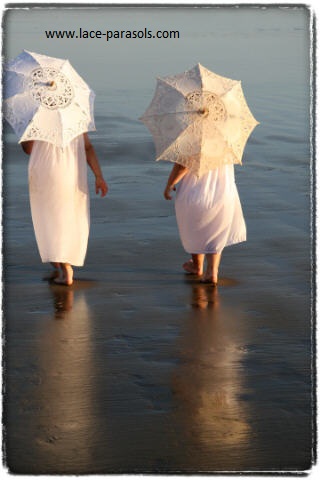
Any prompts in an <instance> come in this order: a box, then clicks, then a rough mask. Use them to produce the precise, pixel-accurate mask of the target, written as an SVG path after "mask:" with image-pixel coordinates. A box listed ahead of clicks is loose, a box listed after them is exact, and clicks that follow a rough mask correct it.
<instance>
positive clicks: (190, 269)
mask: <svg viewBox="0 0 320 480" xmlns="http://www.w3.org/2000/svg"><path fill="white" fill-rule="evenodd" d="M182 268H183V269H184V270H185V271H186V272H187V273H190V274H192V275H199V276H200V275H202V270H201V269H200V267H196V266H195V264H194V263H193V260H191V259H190V260H188V261H187V262H186V263H184V264H183V265H182Z"/></svg>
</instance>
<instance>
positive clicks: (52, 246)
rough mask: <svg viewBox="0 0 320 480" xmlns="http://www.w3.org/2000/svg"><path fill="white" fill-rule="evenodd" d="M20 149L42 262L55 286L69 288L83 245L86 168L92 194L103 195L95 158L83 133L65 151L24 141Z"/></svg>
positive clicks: (104, 188) (86, 225)
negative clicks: (26, 160) (90, 175)
mask: <svg viewBox="0 0 320 480" xmlns="http://www.w3.org/2000/svg"><path fill="white" fill-rule="evenodd" d="M22 148H23V150H24V152H25V153H27V154H29V155H30V161H29V191H30V205H31V214H32V221H33V226H34V231H35V236H36V240H37V245H38V249H39V253H40V256H41V260H42V262H50V263H51V264H52V266H53V267H54V269H55V271H54V273H53V277H54V281H55V282H56V283H60V284H64V285H71V284H72V283H73V268H72V265H74V266H82V265H83V263H84V258H85V255H86V251H87V244H88V236H89V226H90V214H89V191H88V183H87V163H88V165H89V166H90V168H91V170H92V171H93V173H94V175H95V185H96V193H97V194H98V193H99V192H100V193H101V196H102V197H104V196H105V195H106V194H107V192H108V186H107V184H106V182H105V180H104V178H103V175H102V172H101V168H100V165H99V161H98V158H97V156H96V153H95V150H94V148H93V146H92V144H91V142H90V140H89V137H88V135H87V134H86V133H85V134H82V135H79V136H78V137H76V138H75V139H74V140H72V141H71V142H70V143H69V144H68V145H66V146H65V147H57V146H55V145H53V144H50V143H47V142H43V141H28V142H22Z"/></svg>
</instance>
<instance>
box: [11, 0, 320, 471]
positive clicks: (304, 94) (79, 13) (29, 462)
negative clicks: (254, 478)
mask: <svg viewBox="0 0 320 480" xmlns="http://www.w3.org/2000/svg"><path fill="white" fill-rule="evenodd" d="M53 10H54V12H53ZM79 27H82V28H83V29H87V30H91V29H94V30H101V31H105V30H144V28H148V29H151V30H167V31H169V30H179V32H180V38H179V39H161V40H160V39H149V40H148V39H135V40H134V39H111V40H110V41H109V42H106V41H105V40H102V39H101V40H98V39H81V40H80V39H78V40H75V39H74V40H71V39H69V40H67V39H64V40H62V39H51V40H50V39H46V38H45V36H44V30H49V29H51V30H58V29H59V30H71V29H78V28H79ZM3 29H4V55H5V60H7V59H12V58H13V57H14V56H16V55H18V54H19V53H20V51H21V50H22V49H27V50H30V51H36V52H38V53H43V54H48V55H51V56H56V57H61V58H68V59H69V60H70V62H71V63H72V65H73V66H74V67H75V68H76V69H77V71H78V72H79V73H80V74H81V75H82V76H83V78H84V79H85V80H86V81H87V82H88V83H89V85H90V86H91V87H92V88H93V90H94V91H95V93H96V99H95V120H96V131H95V132H92V133H91V134H90V137H91V139H92V142H93V144H94V146H95V149H96V151H97V154H98V157H99V160H100V163H101V166H102V169H103V172H104V175H105V177H106V179H107V181H108V183H109V187H110V191H109V194H108V197H107V198H106V199H105V200H102V199H99V198H96V197H95V194H94V191H93V178H92V176H90V174H89V178H90V182H91V187H90V188H91V212H92V214H91V223H92V224H91V235H90V242H89V249H88V255H87V259H86V265H85V267H83V269H79V270H78V271H77V272H76V278H77V282H75V286H74V287H73V288H72V290H71V291H69V292H68V291H67V292H66V291H65V290H63V287H62V290H61V288H59V287H52V286H50V285H48V283H47V282H43V281H42V280H41V277H42V276H43V273H44V272H46V267H44V266H43V265H41V264H40V261H39V257H38V253H37V249H36V243H35V240H34V234H33V229H32V223H31V217H30V210H29V203H28V182H27V157H26V156H25V155H24V154H23V153H22V151H21V150H20V147H19V146H18V145H17V139H16V138H15V136H14V134H13V133H12V131H11V130H10V127H8V126H7V125H5V129H4V134H3V156H2V169H3V228H4V231H3V232H4V233H3V236H4V257H3V263H4V282H5V290H4V331H5V337H6V345H5V349H4V352H5V359H6V368H5V380H6V396H5V403H4V412H5V426H6V459H7V460H6V461H7V464H8V466H9V468H10V469H11V471H13V472H15V473H75V474H76V473H133V472H135V473H137V472H138V473H173V472H178V473H197V472H221V471H224V472H230V471H266V472H273V471H291V472H292V471H305V470H307V469H310V468H311V465H312V461H313V453H314V450H313V448H314V417H313V394H314V385H313V382H312V380H313V377H312V372H313V369H312V367H313V355H312V352H313V350H312V347H313V344H312V340H313V333H314V318H313V293H314V292H313V282H312V278H313V277H312V266H313V262H314V257H313V223H312V222H313V210H312V206H313V181H314V179H313V167H314V165H313V161H312V155H313V150H312V147H313V145H312V128H313V116H312V79H313V77H312V75H313V65H312V48H311V47H312V42H311V37H312V35H311V33H312V32H311V27H310V12H309V10H308V8H306V7H303V6H294V7H289V6H288V7H279V6H268V7H259V6H241V7H237V8H236V7H231V6H229V7H227V6H219V7H217V6H216V7H202V8H201V7H195V6H192V7H182V6H181V7H175V8H168V7H146V6H144V7H142V6H140V7H138V6H135V7H122V8H120V7H104V8H103V7H101V6H100V7H95V8H75V7H74V8H62V7H60V8H54V9H49V8H46V7H41V8H28V9H22V8H21V9H19V8H18V9H12V10H11V9H10V8H9V9H8V10H7V11H6V12H5V15H4V20H3ZM196 63H201V64H202V65H204V66H205V67H206V68H208V69H210V70H212V71H214V72H215V73H218V74H219V75H222V76H225V77H230V78H233V79H236V80H241V81H242V88H243V90H244V93H245V96H246V99H247V102H248V105H249V106H250V109H251V111H252V113H253V115H254V116H255V118H256V119H257V120H258V121H259V122H260V124H259V125H258V126H257V127H256V129H255V130H254V131H253V133H252V135H251V137H250V139H249V141H248V144H247V147H246V150H245V154H244V158H243V165H242V166H237V167H236V169H235V170H236V180H237V185H238V190H239V194H240V198H241V203H242V207H243V211H244V216H245V219H246V223H247V230H248V240H247V242H246V243H244V244H239V245H236V246H234V247H230V248H228V249H226V250H225V253H224V256H223V259H222V264H221V285H220V286H219V287H218V291H213V290H208V288H207V287H203V286H202V287H201V286H200V285H199V284H198V283H197V282H196V281H195V280H194V279H190V278H188V277H186V276H184V274H183V273H182V271H181V264H182V263H183V262H184V261H185V259H186V255H185V253H184V252H183V250H182V247H181V244H180V241H179V237H178V232H177V227H176V222H175V216H174V206H173V202H171V203H170V202H166V201H165V200H164V199H163V197H162V192H163V189H164V186H165V183H166V179H167V176H168V173H169V171H170V168H171V165H169V164H167V163H165V162H155V161H154V155H155V152H154V145H153V142H152V138H151V135H150V133H149V131H148V130H147V129H146V127H145V126H144V125H143V124H142V123H141V122H140V121H139V117H140V116H141V115H142V114H143V112H144V111H145V109H146V108H147V106H148V105H149V103H150V101H151V99H152V96H153V92H154V89H155V85H156V77H158V76H160V77H161V76H166V75H173V74H176V73H180V72H183V71H185V70H188V69H190V68H192V67H193V66H194V65H195V64H196ZM77 452H78V453H77ZM79 452H80V454H79Z"/></svg>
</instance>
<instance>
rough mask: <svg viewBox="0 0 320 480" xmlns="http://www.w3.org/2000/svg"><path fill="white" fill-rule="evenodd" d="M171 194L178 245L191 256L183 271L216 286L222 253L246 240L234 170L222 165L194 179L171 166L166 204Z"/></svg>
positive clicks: (183, 170)
mask: <svg viewBox="0 0 320 480" xmlns="http://www.w3.org/2000/svg"><path fill="white" fill-rule="evenodd" d="M173 190H175V191H176V199H175V210H176V218H177V224H178V229H179V234H180V238H181V242H182V245H183V247H184V249H185V250H186V252H188V253H190V254H191V259H190V260H189V261H188V262H186V263H184V265H183V268H184V270H185V271H187V272H188V273H192V274H195V275H198V276H200V277H202V278H201V281H202V282H204V283H212V284H213V285H217V283H218V272H219V265H220V260H221V254H222V251H223V249H224V248H225V247H227V246H229V245H233V244H236V243H239V242H244V241H245V240H246V224H245V220H244V217H243V213H242V208H241V203H240V199H239V194H238V190H237V186H236V184H235V177H234V167H233V165H222V166H219V167H216V168H214V169H213V170H210V171H209V172H208V173H206V174H204V175H203V176H201V177H197V176H196V175H195V174H193V173H192V172H190V171H189V170H188V168H186V167H184V166H182V165H180V164H178V163H175V164H174V166H173V168H172V171H171V173H170V175H169V178H168V182H167V185H166V188H165V190H164V197H165V198H166V199H167V200H171V199H172V195H171V193H172V191H173ZM205 260H206V271H205V272H204V261H205Z"/></svg>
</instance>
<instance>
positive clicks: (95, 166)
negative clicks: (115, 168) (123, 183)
mask: <svg viewBox="0 0 320 480" xmlns="http://www.w3.org/2000/svg"><path fill="white" fill-rule="evenodd" d="M84 148H85V151H86V158H87V162H88V165H89V167H90V168H91V170H92V172H93V174H94V176H95V177H96V193H99V191H100V192H101V197H105V196H106V194H107V192H108V185H107V183H106V181H105V179H104V178H103V175H102V171H101V168H100V164H99V160H98V157H97V155H96V152H95V149H94V148H93V145H92V143H91V142H90V140H89V137H88V134H87V133H84Z"/></svg>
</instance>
